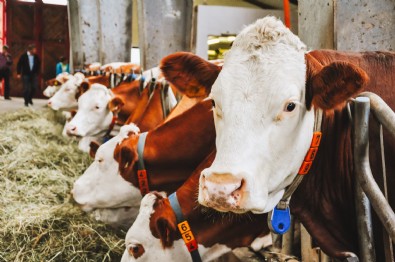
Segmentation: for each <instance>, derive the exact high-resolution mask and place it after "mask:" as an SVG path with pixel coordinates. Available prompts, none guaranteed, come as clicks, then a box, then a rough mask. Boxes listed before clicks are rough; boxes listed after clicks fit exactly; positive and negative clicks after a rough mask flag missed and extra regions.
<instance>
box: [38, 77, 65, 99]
mask: <svg viewBox="0 0 395 262" xmlns="http://www.w3.org/2000/svg"><path fill="white" fill-rule="evenodd" d="M69 75H70V74H69V73H67V72H63V73H61V74H59V75H58V76H56V77H55V78H53V79H50V80H47V81H46V82H45V84H46V86H47V87H46V88H45V90H44V91H43V95H44V96H46V97H52V96H53V95H54V94H55V93H56V92H57V91H58V90H59V89H60V87H61V85H62V84H64V83H65V82H66V81H67V80H68V79H69Z"/></svg>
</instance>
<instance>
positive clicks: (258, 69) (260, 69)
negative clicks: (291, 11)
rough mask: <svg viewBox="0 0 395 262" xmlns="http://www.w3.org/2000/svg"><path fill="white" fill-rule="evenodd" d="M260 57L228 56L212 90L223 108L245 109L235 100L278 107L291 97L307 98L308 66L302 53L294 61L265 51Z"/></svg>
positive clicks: (249, 105) (250, 105) (245, 104)
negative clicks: (305, 94) (274, 59)
mask: <svg viewBox="0 0 395 262" xmlns="http://www.w3.org/2000/svg"><path fill="white" fill-rule="evenodd" d="M246 56H248V54H246ZM258 60H259V61H258ZM258 60H257V59H256V58H252V59H251V60H246V59H245V58H241V57H240V56H239V55H238V56H235V59H233V60H231V59H229V60H227V63H228V64H227V66H224V67H223V69H222V71H221V73H220V74H219V76H218V78H217V80H216V82H215V83H214V85H213V88H212V91H211V94H210V96H211V97H212V98H213V99H215V100H216V103H218V105H219V106H220V107H222V109H223V110H226V111H228V110H231V111H232V112H235V113H242V112H243V110H239V109H240V108H239V106H235V103H237V104H242V108H244V109H247V108H250V109H251V110H256V109H257V107H259V108H260V111H262V110H263V111H265V108H266V109H267V110H279V108H278V107H279V106H282V104H283V103H284V102H286V101H287V100H289V99H293V100H297V101H300V102H303V101H304V91H305V89H304V86H305V74H306V66H305V62H304V56H303V54H299V59H293V60H292V63H290V62H289V61H288V60H287V59H277V60H276V61H277V62H274V61H273V60H272V59H271V58H270V56H267V55H266V54H260V58H259V59H258ZM236 72H237V73H236ZM232 108H233V109H234V110H232Z"/></svg>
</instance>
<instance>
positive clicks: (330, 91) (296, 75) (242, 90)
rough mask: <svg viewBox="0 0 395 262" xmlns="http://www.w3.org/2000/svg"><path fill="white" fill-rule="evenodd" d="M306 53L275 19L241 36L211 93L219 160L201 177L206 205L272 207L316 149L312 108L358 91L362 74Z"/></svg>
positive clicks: (244, 208) (260, 210)
mask: <svg viewBox="0 0 395 262" xmlns="http://www.w3.org/2000/svg"><path fill="white" fill-rule="evenodd" d="M305 49H306V48H305V45H304V44H303V43H302V42H301V41H300V40H299V39H298V37H297V36H295V35H294V34H292V33H291V31H290V30H289V29H287V28H286V27H285V26H284V25H283V24H282V22H281V21H279V20H277V19H275V18H273V17H266V18H263V19H260V20H258V21H257V22H256V23H255V24H252V25H250V26H248V27H247V28H245V29H244V30H243V31H242V32H241V33H240V34H239V35H238V36H237V38H236V39H235V41H234V43H233V46H232V48H231V50H230V51H229V52H228V53H227V55H226V57H225V61H224V65H223V67H222V71H221V73H220V74H219V76H218V78H217V80H216V82H215V83H214V85H213V87H212V90H211V93H210V97H211V98H212V99H213V112H214V120H215V127H216V133H217V137H216V147H217V155H216V158H215V160H214V162H213V164H212V166H211V167H210V168H207V169H205V170H204V171H203V172H202V175H201V177H200V185H199V197H198V200H199V202H200V203H201V204H203V205H205V206H208V207H212V208H215V209H217V210H219V211H233V212H236V213H243V212H247V211H252V212H254V213H265V212H268V211H270V210H272V209H273V208H274V206H275V205H276V204H277V203H278V202H279V200H280V199H281V197H282V196H283V193H284V189H285V188H286V187H287V186H288V185H289V184H290V183H291V182H292V180H293V179H294V177H295V175H296V174H297V172H298V170H299V168H300V166H301V164H302V161H303V159H304V157H305V154H306V152H307V150H308V148H309V146H310V143H311V139H312V134H313V127H314V110H313V109H312V108H313V106H314V107H315V108H317V107H320V108H322V109H324V110H328V109H333V108H336V107H337V106H339V105H341V104H342V103H344V102H345V101H346V100H347V99H348V98H349V97H350V96H352V95H354V94H356V93H357V92H358V91H359V90H360V88H361V87H362V85H363V83H364V82H365V80H366V74H365V73H364V72H363V71H362V70H360V69H358V68H356V67H355V66H353V65H350V64H346V63H334V64H331V65H329V66H325V67H322V66H320V65H319V63H315V62H316V61H315V62H314V61H311V59H310V58H309V57H308V55H307V56H306V58H305ZM306 64H307V67H306Z"/></svg>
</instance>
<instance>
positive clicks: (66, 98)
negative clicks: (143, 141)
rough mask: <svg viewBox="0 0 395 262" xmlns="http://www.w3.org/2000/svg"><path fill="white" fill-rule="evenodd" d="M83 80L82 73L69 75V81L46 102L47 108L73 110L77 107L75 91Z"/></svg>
mask: <svg viewBox="0 0 395 262" xmlns="http://www.w3.org/2000/svg"><path fill="white" fill-rule="evenodd" d="M84 79H85V76H84V75H83V74H82V73H75V74H74V75H70V76H69V79H68V80H67V81H66V82H65V83H64V84H62V86H61V87H60V89H59V90H58V91H57V92H56V93H55V94H54V95H53V96H52V97H51V98H50V99H49V100H48V106H49V107H50V108H52V109H53V110H65V109H66V110H67V109H75V108H76V107H77V99H76V94H77V90H78V88H79V86H80V85H81V84H82V82H83V81H84Z"/></svg>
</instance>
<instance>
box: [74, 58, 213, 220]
mask: <svg viewBox="0 0 395 262" xmlns="http://www.w3.org/2000/svg"><path fill="white" fill-rule="evenodd" d="M171 58H172V59H170V60H169V62H170V61H173V60H174V58H175V57H171ZM190 59H193V60H196V61H198V62H199V61H200V60H201V59H200V58H198V57H196V56H193V57H190ZM172 68H173V67H172V66H170V65H169V66H168V68H167V69H166V70H167V71H166V72H168V77H169V78H168V79H171V80H173V79H174V78H175V76H176V74H175V73H174V72H170V71H171V69H172ZM207 70H209V71H211V73H209V72H206V71H207ZM219 70H220V68H218V67H208V68H207V69H205V70H204V71H201V72H206V73H205V74H203V75H204V76H205V79H207V77H210V78H211V79H212V80H211V83H210V82H207V83H206V84H209V85H211V84H212V83H213V82H214V80H215V78H216V77H217V75H218V72H219ZM201 72H195V73H193V74H199V73H201ZM191 74H192V72H191ZM204 88H208V86H207V87H204ZM178 113H179V112H178ZM121 130H122V129H121ZM138 136H139V135H138V134H135V133H133V132H130V134H129V136H128V137H127V139H125V140H123V139H124V135H122V134H120V135H118V136H116V137H114V138H112V139H111V140H109V141H108V142H107V143H104V144H103V145H101V146H100V147H99V149H98V150H97V152H96V155H95V162H93V163H92V164H91V166H90V167H89V168H88V170H86V171H85V173H84V174H83V175H82V176H81V177H80V178H79V179H78V180H77V181H76V182H75V184H74V188H73V190H72V192H73V197H74V199H75V200H76V202H77V203H79V204H80V205H81V206H82V208H83V209H84V210H85V211H91V210H94V209H97V210H103V209H106V208H114V207H120V206H126V207H130V206H133V205H134V204H135V203H139V201H140V199H141V198H140V191H139V189H138V182H137V179H136V177H135V176H136V172H135V170H134V166H135V163H134V161H135V155H134V154H135V151H136V144H137V140H138ZM214 137H215V132H214V126H213V118H212V113H211V102H210V101H204V102H201V103H198V104H197V105H195V106H194V107H192V108H191V109H189V110H187V111H185V112H184V113H183V114H180V115H179V116H176V117H174V118H172V120H170V121H168V122H166V123H164V124H162V125H161V126H159V127H158V128H156V129H155V130H153V131H151V132H150V133H149V135H148V136H147V141H146V147H145V150H144V159H145V161H146V168H147V172H148V176H149V178H148V180H149V183H150V188H151V190H161V191H163V190H164V191H167V192H173V191H174V190H176V189H177V188H178V187H179V186H180V185H181V184H182V183H183V182H184V181H185V180H186V179H187V178H188V177H189V175H190V174H191V173H192V172H193V169H194V168H195V167H196V166H197V165H198V164H199V163H200V162H201V161H202V159H204V157H206V156H207V154H208V153H209V152H210V150H211V148H212V147H213V145H214ZM121 139H122V140H123V142H122V143H121V145H119V146H118V147H117V144H118V143H119V141H120V140H121ZM114 141H115V142H114ZM96 147H97V146H96ZM116 147H117V150H116V152H115V157H116V159H117V160H118V161H119V162H121V163H122V167H124V166H125V163H129V162H130V164H129V166H130V168H129V169H127V170H126V169H123V170H122V173H123V175H124V177H126V178H127V180H128V181H130V182H131V183H133V185H134V186H133V187H130V184H129V182H126V181H125V180H123V179H122V177H121V176H120V175H119V171H118V169H119V163H118V162H116V160H115V159H114V150H115V149H116ZM131 161H133V163H131ZM114 167H117V168H114ZM107 178H108V179H110V180H111V181H112V183H108V181H107V180H105V179H107ZM110 180H109V181H110ZM101 181H103V183H102V182H101ZM106 181H107V182H106ZM124 185H127V186H124ZM117 188H118V189H117ZM119 188H123V189H125V190H124V191H121V190H120V189H119ZM100 192H101V193H100ZM106 192H109V194H106ZM111 192H117V193H118V195H119V196H122V199H119V201H118V200H117V201H115V200H114V199H115V198H113V197H112V195H111ZM131 196H132V197H131ZM133 196H136V197H133ZM117 199H118V198H117ZM127 201H130V203H129V204H128V205H124V203H125V202H127ZM120 203H121V204H122V205H121V204H120ZM136 211H137V210H135V211H133V210H130V212H131V214H132V215H131V216H130V217H129V221H130V222H132V219H133V218H134V217H135V215H133V214H135V213H136ZM98 212H100V211H98Z"/></svg>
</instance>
